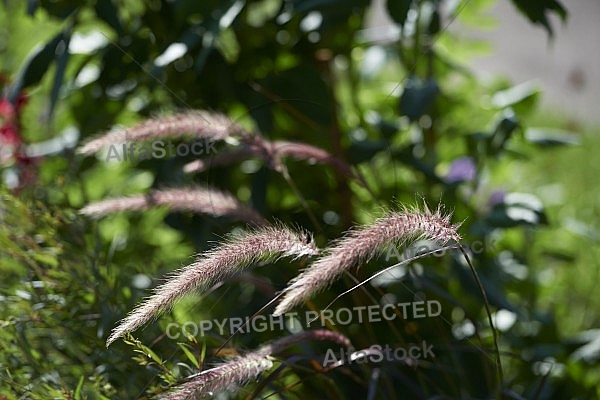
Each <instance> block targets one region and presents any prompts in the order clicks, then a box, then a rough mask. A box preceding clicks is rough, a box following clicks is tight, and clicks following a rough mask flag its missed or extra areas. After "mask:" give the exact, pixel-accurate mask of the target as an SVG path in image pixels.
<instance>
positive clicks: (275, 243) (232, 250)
mask: <svg viewBox="0 0 600 400" xmlns="http://www.w3.org/2000/svg"><path fill="white" fill-rule="evenodd" d="M317 252H318V250H317V247H316V246H315V244H314V242H313V240H312V237H311V236H310V235H308V234H307V233H305V232H300V233H299V232H294V231H291V230H289V229H287V228H284V227H278V226H264V227H261V228H256V229H254V230H251V231H244V232H242V233H240V234H236V235H231V236H230V237H229V238H228V239H227V240H226V241H225V242H223V243H221V244H220V245H219V246H217V247H216V248H214V249H213V250H210V251H208V252H206V253H204V254H200V255H198V257H197V259H196V261H195V262H194V263H192V264H190V265H188V266H187V267H184V268H182V269H180V270H178V271H175V272H173V273H171V274H170V275H169V277H168V278H167V281H166V282H165V283H164V284H162V285H160V286H158V287H157V288H155V289H154V293H153V294H152V295H151V296H150V297H149V298H147V299H146V300H145V301H144V302H143V303H142V304H140V305H139V306H137V307H136V308H135V309H134V310H133V311H132V312H131V313H130V314H129V315H128V316H127V317H126V318H125V319H123V320H122V321H121V322H120V323H119V324H118V325H117V327H116V328H114V329H113V331H112V332H111V334H110V336H109V337H108V339H107V341H106V345H107V346H110V344H111V343H112V342H114V341H115V340H116V339H117V338H119V337H121V336H123V335H124V334H125V333H128V332H132V331H134V330H136V329H137V328H139V327H140V326H142V325H143V324H145V323H146V322H147V321H149V320H151V319H153V318H156V317H157V316H158V315H159V314H161V313H163V312H164V311H166V310H168V309H170V308H171V307H172V306H173V304H174V303H175V302H176V301H177V300H179V299H180V298H181V297H183V296H185V295H187V294H190V293H191V292H193V291H194V290H199V291H205V290H206V289H208V288H209V287H210V286H212V285H214V284H215V283H217V282H220V281H222V280H225V279H227V278H230V277H232V276H233V275H237V274H238V273H240V272H243V271H244V270H245V269H247V268H249V267H251V266H252V265H253V264H254V263H256V262H258V261H261V260H268V259H272V258H273V257H274V256H277V257H291V258H293V259H296V258H299V257H302V256H308V255H315V254H317Z"/></svg>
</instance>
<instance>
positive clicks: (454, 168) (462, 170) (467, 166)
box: [446, 157, 477, 183]
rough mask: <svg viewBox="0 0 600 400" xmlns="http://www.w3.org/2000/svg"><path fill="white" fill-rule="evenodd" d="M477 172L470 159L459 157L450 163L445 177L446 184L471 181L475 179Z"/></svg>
mask: <svg viewBox="0 0 600 400" xmlns="http://www.w3.org/2000/svg"><path fill="white" fill-rule="evenodd" d="M476 173H477V170H476V168H475V162H474V161H473V158H471V157H459V158H457V159H456V160H454V161H452V164H450V169H449V170H448V174H447V175H446V182H448V183H454V182H464V181H472V180H473V179H475V175H476Z"/></svg>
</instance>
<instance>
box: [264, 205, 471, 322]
mask: <svg viewBox="0 0 600 400" xmlns="http://www.w3.org/2000/svg"><path fill="white" fill-rule="evenodd" d="M459 226H460V224H458V225H452V224H451V223H450V215H442V214H441V212H440V208H439V207H438V209H437V210H436V211H435V212H433V213H432V212H431V211H430V210H429V209H428V208H427V207H425V211H423V212H419V211H418V210H414V211H408V210H407V209H404V211H403V212H393V213H390V214H388V215H387V216H385V217H383V218H380V219H378V220H377V221H375V222H374V223H373V224H372V225H368V226H364V227H361V228H358V229H354V230H351V231H350V232H349V233H347V234H346V236H345V237H343V238H341V239H339V240H337V241H336V242H335V243H334V245H333V246H331V247H330V248H328V249H327V250H326V252H325V254H324V255H323V256H322V257H321V258H319V259H318V260H316V261H315V262H314V263H312V264H311V265H310V266H309V267H308V268H307V269H305V270H304V271H303V272H302V273H301V274H300V275H298V276H297V277H295V278H294V279H292V281H291V282H290V283H289V285H288V287H287V288H286V289H284V291H283V298H282V299H281V301H280V303H279V304H278V305H277V307H276V308H275V311H274V314H275V315H281V314H283V313H285V312H287V311H289V310H290V309H291V308H293V307H295V306H296V305H298V304H300V303H301V302H303V301H305V300H307V299H309V298H311V297H312V296H313V295H315V294H316V293H318V292H320V291H322V290H323V289H325V288H326V287H328V286H329V285H331V284H332V283H333V282H334V281H335V280H336V279H338V278H339V277H340V275H342V274H343V273H344V272H345V271H347V270H349V269H350V268H353V267H358V266H360V265H361V264H363V263H365V262H367V261H369V260H370V259H371V258H372V257H374V256H375V255H376V254H377V253H378V252H379V251H380V250H381V249H382V248H384V247H385V246H386V245H389V244H390V243H398V242H400V243H402V242H405V241H407V240H409V239H431V240H435V241H439V242H441V243H442V244H446V243H448V242H449V241H455V242H456V243H458V242H460V236H459V234H458V233H457V229H458V227H459Z"/></svg>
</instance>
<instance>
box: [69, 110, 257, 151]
mask: <svg viewBox="0 0 600 400" xmlns="http://www.w3.org/2000/svg"><path fill="white" fill-rule="evenodd" d="M236 134H239V135H241V136H243V135H246V134H248V133H247V132H245V131H244V130H243V129H242V128H241V127H240V126H239V125H237V124H235V123H234V122H233V121H231V120H230V119H229V118H228V117H227V116H225V115H224V114H220V113H216V112H209V111H187V112H184V113H180V114H175V115H171V116H166V117H157V118H152V119H148V120H145V121H142V122H140V123H139V124H137V125H134V126H132V127H131V128H126V129H123V130H113V131H110V132H108V133H104V134H101V135H100V136H98V137H96V138H93V139H91V140H90V141H88V142H87V143H85V144H84V145H83V146H81V147H80V148H79V149H77V152H78V153H80V154H93V153H97V152H99V151H100V150H102V148H103V147H105V146H109V145H111V144H115V143H121V142H125V141H127V140H134V141H145V140H149V139H160V138H165V137H174V138H177V137H186V136H190V137H195V138H205V139H211V140H223V139H225V138H227V137H229V136H232V135H236Z"/></svg>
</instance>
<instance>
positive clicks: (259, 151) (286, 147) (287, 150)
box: [183, 135, 362, 183]
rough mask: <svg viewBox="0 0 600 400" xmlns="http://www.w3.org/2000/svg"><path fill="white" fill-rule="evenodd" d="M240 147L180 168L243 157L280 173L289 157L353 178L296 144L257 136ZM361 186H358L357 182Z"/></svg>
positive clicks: (332, 159)
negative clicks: (253, 158) (322, 166)
mask: <svg viewBox="0 0 600 400" xmlns="http://www.w3.org/2000/svg"><path fill="white" fill-rule="evenodd" d="M242 143H243V146H242V147H241V148H240V149H238V150H233V151H229V152H227V153H222V154H217V155H214V156H212V157H211V158H210V159H209V160H194V161H191V162H190V163H188V164H186V165H185V166H184V167H183V171H184V172H185V173H191V172H203V171H206V170H207V169H208V168H210V167H213V166H215V167H216V166H222V165H229V164H233V163H235V162H237V161H239V160H241V159H243V158H246V157H259V158H262V159H263V160H264V161H265V162H266V163H267V164H268V166H269V167H270V168H272V169H274V170H276V171H281V168H282V158H283V157H291V158H294V159H296V160H299V161H307V162H309V163H317V164H328V165H331V166H332V167H333V168H335V169H336V170H337V171H338V172H340V173H341V174H342V175H345V176H347V177H350V178H355V177H356V176H355V174H354V172H353V171H352V168H351V167H350V165H348V164H347V163H346V162H344V161H343V160H341V159H340V158H338V157H336V156H334V155H333V154H331V153H329V152H328V151H326V150H323V149H321V148H319V147H316V146H313V145H310V144H307V143H300V142H290V141H286V140H276V141H270V140H267V139H264V138H263V137H261V136H259V135H246V136H245V137H244V138H243V139H242ZM361 183H362V182H361Z"/></svg>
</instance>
